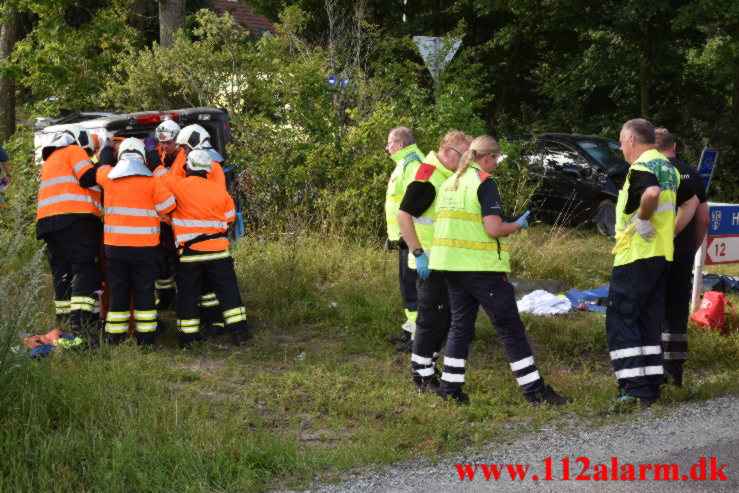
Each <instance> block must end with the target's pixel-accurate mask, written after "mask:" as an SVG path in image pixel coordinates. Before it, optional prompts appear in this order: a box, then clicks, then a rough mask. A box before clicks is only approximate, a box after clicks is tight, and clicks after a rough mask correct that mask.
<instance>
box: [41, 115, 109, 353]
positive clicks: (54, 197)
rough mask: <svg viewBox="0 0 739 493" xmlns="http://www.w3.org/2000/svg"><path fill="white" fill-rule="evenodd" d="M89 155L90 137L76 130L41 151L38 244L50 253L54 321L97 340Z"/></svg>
mask: <svg viewBox="0 0 739 493" xmlns="http://www.w3.org/2000/svg"><path fill="white" fill-rule="evenodd" d="M92 152H93V142H92V136H91V135H90V133H89V132H88V131H87V129H86V128H84V127H82V126H80V125H69V126H67V127H66V128H65V130H64V131H63V132H62V133H60V134H59V135H57V136H56V137H55V138H54V140H53V141H52V142H51V144H49V145H48V146H46V147H44V148H43V149H42V151H41V155H42V157H43V159H44V163H43V165H42V166H41V184H40V186H39V191H38V206H37V209H36V238H37V239H43V240H44V241H45V242H46V246H47V248H48V258H49V264H50V265H51V272H52V276H53V280H54V301H55V304H56V315H57V320H58V321H59V322H66V320H68V321H69V323H70V325H71V331H72V332H73V333H75V335H79V334H80V333H84V334H85V335H87V336H88V337H90V338H92V339H96V338H97V327H96V324H97V320H98V314H97V311H96V306H95V305H96V302H97V295H96V291H97V290H98V289H100V281H101V279H100V265H99V254H100V236H101V223H100V216H101V215H102V207H101V204H100V188H99V187H98V186H97V183H96V181H95V167H94V166H93V164H92V162H91V161H90V155H91V154H92Z"/></svg>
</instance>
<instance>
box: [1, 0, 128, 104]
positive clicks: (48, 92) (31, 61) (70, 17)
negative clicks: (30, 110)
mask: <svg viewBox="0 0 739 493" xmlns="http://www.w3.org/2000/svg"><path fill="white" fill-rule="evenodd" d="M127 7H128V1H127V0H115V1H113V2H106V4H105V6H104V7H101V6H99V5H96V4H91V5H87V6H81V5H78V2H72V1H70V0H55V1H45V0H44V1H36V0H27V1H22V2H19V6H18V8H19V10H20V11H21V12H22V13H24V14H25V15H28V16H32V17H34V18H35V19H36V22H35V26H34V29H33V30H32V31H31V32H30V33H29V34H28V35H27V36H26V37H25V38H24V39H22V40H21V41H19V42H18V43H17V44H16V46H15V50H14V52H13V56H12V58H11V61H10V64H9V65H8V66H7V67H6V70H8V71H9V72H10V74H11V75H13V76H15V77H16V78H17V79H18V81H19V82H20V84H21V85H22V86H23V87H24V88H25V89H26V90H27V91H29V92H30V97H29V99H30V102H31V103H32V104H33V103H42V106H41V107H43V108H45V109H46V110H49V109H51V108H69V109H73V110H84V109H90V108H98V107H99V105H100V101H99V99H98V95H99V94H100V93H101V92H102V91H103V89H104V87H105V85H106V81H107V79H108V77H109V74H110V71H111V69H112V67H113V66H114V65H115V63H116V62H117V61H118V55H119V54H120V53H121V52H122V51H123V50H125V49H131V48H132V47H134V46H137V45H138V41H139V34H138V33H137V32H136V31H135V30H134V29H132V28H131V27H130V26H129V25H128V24H127V23H126V20H127V14H128V9H127ZM47 98H53V100H52V101H45V103H47V104H45V105H43V103H44V100H45V99H47ZM49 103H50V104H49Z"/></svg>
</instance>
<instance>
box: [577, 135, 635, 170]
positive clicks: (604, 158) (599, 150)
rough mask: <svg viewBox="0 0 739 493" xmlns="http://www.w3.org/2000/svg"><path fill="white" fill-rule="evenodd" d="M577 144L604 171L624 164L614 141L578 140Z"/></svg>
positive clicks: (618, 147)
mask: <svg viewBox="0 0 739 493" xmlns="http://www.w3.org/2000/svg"><path fill="white" fill-rule="evenodd" d="M577 143H578V144H579V145H580V147H582V148H583V150H584V151H585V152H587V153H588V154H589V155H590V156H591V157H592V158H593V159H595V161H596V162H597V163H598V164H599V165H600V167H601V168H603V169H604V170H606V171H608V170H610V169H611V168H614V167H616V166H619V165H623V164H625V163H626V161H625V160H624V155H623V153H622V152H621V146H620V145H619V143H618V142H616V141H612V140H579V141H577Z"/></svg>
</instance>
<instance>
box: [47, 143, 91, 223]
mask: <svg viewBox="0 0 739 493" xmlns="http://www.w3.org/2000/svg"><path fill="white" fill-rule="evenodd" d="M92 167H93V166H92V162H91V161H90V158H89V157H88V156H87V152H85V150H84V149H83V148H82V147H80V146H78V145H69V146H67V147H62V148H61V149H57V150H56V151H54V152H53V153H52V154H51V156H49V158H48V159H47V160H46V161H44V164H43V165H42V166H41V184H40V186H39V189H38V206H37V209H36V221H38V220H39V219H43V218H46V217H50V216H55V215H57V214H95V215H96V216H100V215H101V214H102V208H101V204H100V189H99V188H97V187H95V188H83V187H82V186H81V185H80V181H79V180H80V178H81V177H82V175H84V174H85V172H86V171H87V170H89V169H90V168H92Z"/></svg>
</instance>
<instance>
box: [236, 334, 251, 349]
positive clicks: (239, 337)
mask: <svg viewBox="0 0 739 493" xmlns="http://www.w3.org/2000/svg"><path fill="white" fill-rule="evenodd" d="M233 336H234V344H236V345H237V346H239V347H242V346H246V342H247V341H248V340H249V339H251V332H249V331H248V330H244V331H241V332H234V334H233Z"/></svg>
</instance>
